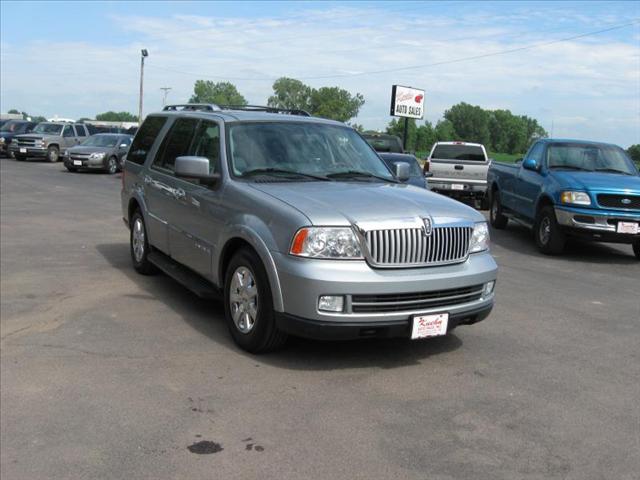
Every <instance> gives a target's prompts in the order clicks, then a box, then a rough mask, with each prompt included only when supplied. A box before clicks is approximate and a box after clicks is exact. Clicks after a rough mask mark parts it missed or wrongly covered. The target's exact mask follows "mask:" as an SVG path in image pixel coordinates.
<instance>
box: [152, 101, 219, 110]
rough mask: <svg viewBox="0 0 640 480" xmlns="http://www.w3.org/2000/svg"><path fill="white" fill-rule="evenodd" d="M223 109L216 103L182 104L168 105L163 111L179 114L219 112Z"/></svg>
mask: <svg viewBox="0 0 640 480" xmlns="http://www.w3.org/2000/svg"><path fill="white" fill-rule="evenodd" d="M220 110H221V108H220V107H219V106H218V105H216V104H215V103H181V104H178V105H167V106H165V107H164V108H163V109H162V111H164V112H178V111H202V112H219V111H220Z"/></svg>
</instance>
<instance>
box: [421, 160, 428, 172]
mask: <svg viewBox="0 0 640 480" xmlns="http://www.w3.org/2000/svg"><path fill="white" fill-rule="evenodd" d="M428 171H429V159H428V158H427V159H426V160H425V161H424V166H423V167H422V173H427V172H428Z"/></svg>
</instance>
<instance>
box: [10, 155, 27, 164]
mask: <svg viewBox="0 0 640 480" xmlns="http://www.w3.org/2000/svg"><path fill="white" fill-rule="evenodd" d="M13 158H15V159H16V160H17V161H18V162H24V161H25V160H26V159H27V157H25V156H24V155H20V154H18V153H16V154H15V155H14V156H13Z"/></svg>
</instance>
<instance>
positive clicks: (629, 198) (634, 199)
mask: <svg viewBox="0 0 640 480" xmlns="http://www.w3.org/2000/svg"><path fill="white" fill-rule="evenodd" d="M598 203H599V204H600V206H601V207H609V208H624V209H629V208H631V209H634V210H639V209H640V195H613V194H609V193H601V194H599V195H598Z"/></svg>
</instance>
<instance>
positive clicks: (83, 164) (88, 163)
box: [63, 157, 105, 168]
mask: <svg viewBox="0 0 640 480" xmlns="http://www.w3.org/2000/svg"><path fill="white" fill-rule="evenodd" d="M63 162H64V166H65V167H72V168H105V159H104V158H102V159H100V160H93V159H92V160H89V159H87V160H84V159H83V160H72V159H70V158H69V157H64V158H63ZM74 162H80V165H78V164H77V163H74Z"/></svg>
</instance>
